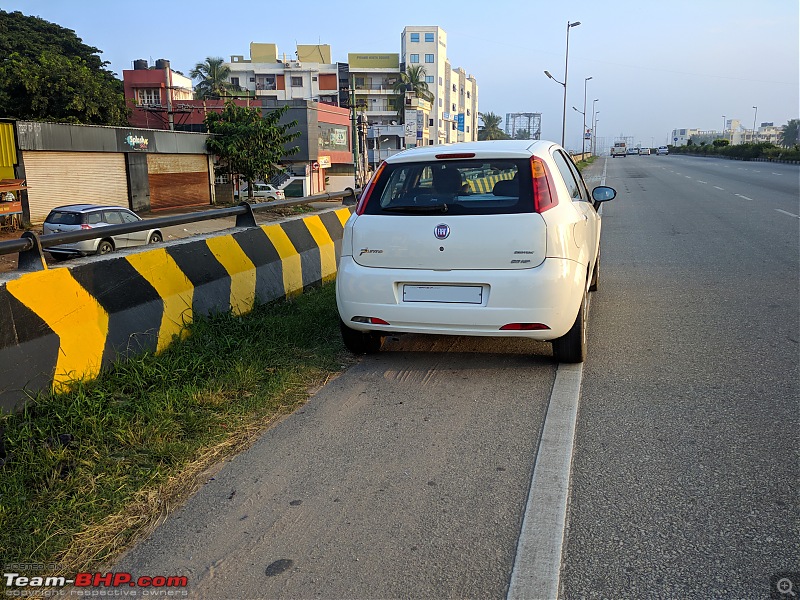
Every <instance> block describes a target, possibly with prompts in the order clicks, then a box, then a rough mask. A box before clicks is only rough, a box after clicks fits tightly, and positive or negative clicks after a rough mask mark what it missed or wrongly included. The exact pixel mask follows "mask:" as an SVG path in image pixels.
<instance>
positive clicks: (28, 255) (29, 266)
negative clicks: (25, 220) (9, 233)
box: [17, 231, 47, 271]
mask: <svg viewBox="0 0 800 600" xmlns="http://www.w3.org/2000/svg"><path fill="white" fill-rule="evenodd" d="M20 237H22V238H28V239H30V240H31V241H32V242H33V247H32V248H30V249H28V250H23V251H22V252H20V253H19V259H18V260H17V270H18V271H45V270H46V269H47V262H45V260H44V252H43V251H42V243H41V242H40V241H39V236H38V235H36V233H34V232H33V231H26V232H24V233H23V234H22V235H21V236H20Z"/></svg>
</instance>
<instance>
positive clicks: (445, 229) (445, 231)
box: [433, 223, 450, 240]
mask: <svg viewBox="0 0 800 600" xmlns="http://www.w3.org/2000/svg"><path fill="white" fill-rule="evenodd" d="M433 235H435V236H436V239H437V240H446V239H447V237H448V236H449V235H450V226H449V225H445V224H444V223H439V224H438V225H437V226H436V227H435V228H434V230H433Z"/></svg>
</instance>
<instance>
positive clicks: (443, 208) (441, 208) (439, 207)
mask: <svg viewBox="0 0 800 600" xmlns="http://www.w3.org/2000/svg"><path fill="white" fill-rule="evenodd" d="M381 210H382V211H383V212H412V213H413V212H442V213H446V212H447V204H434V205H433V206H414V205H406V206H386V207H384V208H382V209H381Z"/></svg>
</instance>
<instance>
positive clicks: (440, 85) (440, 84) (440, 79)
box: [439, 77, 442, 87]
mask: <svg viewBox="0 0 800 600" xmlns="http://www.w3.org/2000/svg"><path fill="white" fill-rule="evenodd" d="M439 87H442V78H441V77H439Z"/></svg>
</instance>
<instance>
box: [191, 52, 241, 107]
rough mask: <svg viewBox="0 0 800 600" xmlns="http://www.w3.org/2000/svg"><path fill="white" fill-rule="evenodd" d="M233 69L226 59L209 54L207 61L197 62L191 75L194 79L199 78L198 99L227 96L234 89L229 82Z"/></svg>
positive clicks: (196, 90)
mask: <svg viewBox="0 0 800 600" xmlns="http://www.w3.org/2000/svg"><path fill="white" fill-rule="evenodd" d="M230 74H231V69H230V67H228V66H226V65H225V59H223V58H221V57H214V56H209V57H207V58H206V59H205V61H203V62H200V63H197V64H196V65H195V67H194V69H192V70H191V71H189V76H190V77H191V78H192V79H199V80H200V82H199V83H198V84H197V85H196V86H195V88H194V93H195V96H196V97H197V99H198V100H205V99H206V98H220V97H222V96H227V95H228V93H229V92H230V91H231V90H232V89H233V86H232V85H231V84H230V83H229V82H228V77H230Z"/></svg>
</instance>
